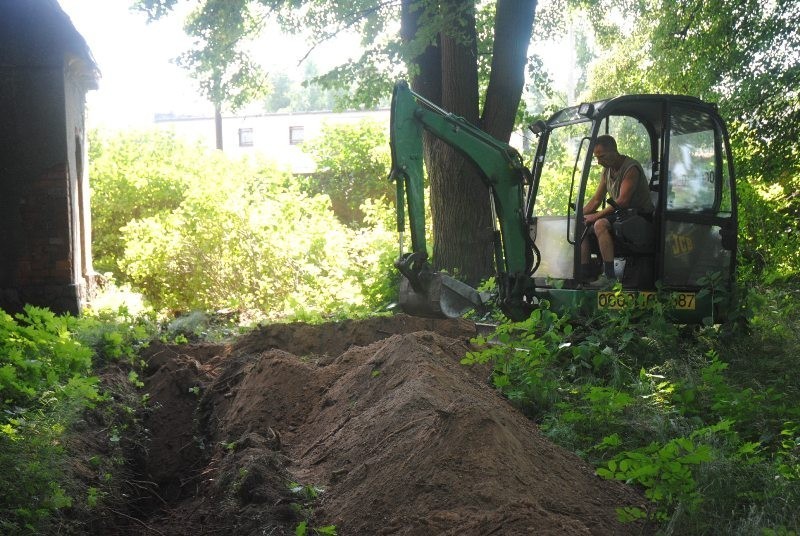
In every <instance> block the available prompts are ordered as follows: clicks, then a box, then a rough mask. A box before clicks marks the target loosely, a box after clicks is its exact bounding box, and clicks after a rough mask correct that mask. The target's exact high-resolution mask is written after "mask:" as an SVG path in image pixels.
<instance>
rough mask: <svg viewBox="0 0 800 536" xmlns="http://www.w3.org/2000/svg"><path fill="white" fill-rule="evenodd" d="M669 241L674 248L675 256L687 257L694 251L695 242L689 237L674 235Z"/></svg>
mask: <svg viewBox="0 0 800 536" xmlns="http://www.w3.org/2000/svg"><path fill="white" fill-rule="evenodd" d="M667 240H669V243H670V245H671V246H672V254H673V255H686V254H687V253H691V252H692V251H693V250H694V242H693V241H692V237H691V236H689V235H685V234H678V233H672V234H671V235H669V237H668V238H667Z"/></svg>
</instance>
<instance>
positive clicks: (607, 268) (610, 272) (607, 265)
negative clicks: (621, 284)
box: [603, 261, 617, 279]
mask: <svg viewBox="0 0 800 536" xmlns="http://www.w3.org/2000/svg"><path fill="white" fill-rule="evenodd" d="M603 271H604V272H605V273H606V277H608V278H609V279H616V278H617V276H616V275H615V274H614V261H611V262H606V261H603Z"/></svg>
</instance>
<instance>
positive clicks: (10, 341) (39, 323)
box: [0, 306, 152, 534]
mask: <svg viewBox="0 0 800 536" xmlns="http://www.w3.org/2000/svg"><path fill="white" fill-rule="evenodd" d="M121 316H122V317H123V318H125V314H124V313H122V315H121ZM112 318H114V319H118V318H119V317H118V316H116V315H115V314H112V313H110V312H104V313H103V314H102V315H98V316H95V317H88V316H87V317H84V318H75V317H72V316H69V315H64V316H56V315H55V314H53V313H52V312H50V311H49V310H46V309H41V308H36V307H31V306H27V307H26V308H25V311H24V313H23V314H18V315H16V317H11V316H10V315H8V314H6V313H5V312H3V311H0V397H1V398H0V410H1V411H0V489H2V490H3V493H2V494H0V532H2V533H3V534H42V533H47V532H49V531H48V530H47V526H48V522H49V520H50V519H51V518H52V517H53V516H54V515H55V514H56V513H57V512H59V511H60V510H62V509H65V508H68V507H76V506H78V504H77V503H78V502H81V501H82V500H83V498H82V497H80V498H79V497H77V496H75V495H73V494H72V491H71V489H72V488H73V487H74V486H73V484H72V482H70V480H69V477H68V474H67V470H68V465H69V464H68V463H67V452H66V450H65V448H64V442H65V439H66V436H67V433H68V431H69V428H70V426H71V424H72V423H73V422H74V421H75V419H76V418H77V417H78V415H79V414H80V412H81V411H83V410H84V409H86V408H90V407H94V406H95V405H97V404H100V403H102V402H103V401H104V400H105V398H106V397H105V396H104V395H102V394H101V393H100V392H99V391H98V379H97V378H96V377H95V376H93V375H92V373H93V364H102V363H104V362H106V361H109V360H113V361H120V360H122V359H133V357H134V349H135V348H140V347H141V346H142V344H143V340H141V338H147V337H149V336H150V335H151V334H152V332H151V331H146V330H143V329H142V328H141V324H139V323H138V322H126V321H125V320H112ZM128 320H130V317H128ZM131 373H132V374H134V375H135V372H134V371H131ZM132 379H133V380H136V381H138V377H136V376H133V377H132ZM104 493H105V492H103V491H102V490H100V489H98V488H90V489H89V490H88V495H87V496H86V499H85V500H86V503H87V505H88V507H90V508H91V507H93V506H96V505H97V502H98V501H99V500H100V499H101V498H102V496H103V494H104Z"/></svg>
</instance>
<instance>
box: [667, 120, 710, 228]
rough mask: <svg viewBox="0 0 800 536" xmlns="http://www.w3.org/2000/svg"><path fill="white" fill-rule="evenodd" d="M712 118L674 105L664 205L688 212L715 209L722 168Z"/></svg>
mask: <svg viewBox="0 0 800 536" xmlns="http://www.w3.org/2000/svg"><path fill="white" fill-rule="evenodd" d="M719 139H720V137H719V135H718V133H717V132H716V128H715V125H714V122H713V121H712V120H711V118H710V117H709V116H708V114H706V113H702V112H698V111H697V110H691V109H688V108H685V107H680V106H676V107H675V108H674V109H673V114H672V126H671V129H670V141H669V166H670V168H669V178H668V185H667V188H668V189H667V209H668V210H676V211H689V212H710V211H717V210H719V208H720V207H719V204H720V201H721V200H722V199H721V198H722V193H723V192H722V191H721V190H720V189H719V185H720V184H721V183H722V180H721V179H722V170H721V169H719V167H720V164H721V161H720V160H718V159H717V155H718V154H720V151H719V150H718V143H719V142H718V140H719Z"/></svg>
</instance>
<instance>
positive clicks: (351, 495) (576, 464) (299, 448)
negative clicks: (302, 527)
mask: <svg viewBox="0 0 800 536" xmlns="http://www.w3.org/2000/svg"><path fill="white" fill-rule="evenodd" d="M475 334H476V331H475V325H474V324H472V323H471V322H467V321H464V320H427V319H419V318H413V317H408V316H404V315H397V316H394V317H390V318H376V319H369V320H364V321H345V322H340V323H331V324H325V325H306V324H285V325H270V326H265V327H263V328H261V329H258V330H257V331H254V332H252V333H250V334H248V335H246V336H243V337H242V338H241V339H240V340H238V341H236V342H234V343H232V344H225V345H210V344H200V345H188V346H187V345H184V346H168V345H155V346H151V347H150V348H149V349H148V350H147V352H146V353H145V355H144V356H143V357H144V359H145V360H146V361H147V364H148V365H147V376H146V378H145V379H144V381H145V389H146V391H147V392H148V393H149V394H150V400H151V404H152V408H153V409H152V411H151V412H150V415H149V417H148V419H147V421H146V423H145V425H146V427H147V428H148V429H149V431H150V434H151V441H150V444H149V446H148V451H147V457H146V458H144V459H143V460H142V461H141V466H140V467H139V472H140V478H141V479H143V480H145V481H149V482H153V483H154V484H155V485H157V490H158V491H157V493H154V494H153V495H154V496H155V497H156V498H154V499H153V500H152V501H150V503H149V507H148V508H147V509H146V510H141V512H140V515H138V516H133V515H131V516H129V517H131V518H133V517H138V519H137V520H136V522H135V523H132V524H131V525H130V530H131V532H132V533H133V532H135V533H137V534H142V533H150V532H152V533H155V534H175V535H177V534H241V535H256V534H259V535H261V534H263V535H268V534H274V535H280V534H295V528H296V527H297V525H298V524H299V523H300V522H302V521H304V520H307V521H308V534H315V532H314V531H313V530H312V529H313V528H321V527H325V526H329V525H335V526H336V530H337V531H338V534H339V535H341V536H349V535H378V534H404V535H430V534H453V535H455V534H458V535H489V534H497V535H516V534H520V535H523V534H525V535H527V534H539V535H542V534H544V535H551V534H552V535H556V534H559V535H560V534H563V535H577V534H596V535H607V534H619V535H625V534H641V533H642V527H641V526H637V525H631V524H624V525H623V524H620V523H619V522H618V521H617V520H616V514H615V510H616V509H617V508H619V507H623V506H631V505H636V506H643V505H644V500H643V498H642V496H641V495H640V494H639V493H638V492H636V491H635V490H633V489H631V488H628V487H625V486H624V485H622V484H619V483H616V482H609V481H605V480H602V479H600V478H598V477H597V476H595V475H594V471H593V470H592V468H590V467H588V466H587V465H586V464H585V463H584V462H582V461H581V460H580V459H579V458H578V457H576V456H575V455H573V454H571V453H569V452H566V451H564V450H563V449H561V448H559V447H557V446H555V445H554V444H552V443H551V442H549V441H548V440H547V439H545V438H544V437H543V436H542V435H541V434H540V433H539V432H538V430H537V429H536V426H535V425H534V424H533V423H531V422H530V421H529V420H527V419H526V418H525V417H524V416H522V415H521V414H520V413H519V412H518V411H516V410H515V409H514V408H513V407H512V406H511V405H509V404H508V403H507V402H506V401H505V400H504V399H503V398H502V397H501V396H500V395H499V394H498V393H497V392H496V391H495V390H493V389H492V387H491V386H490V385H489V384H488V381H487V379H488V372H489V371H488V370H487V369H485V368H479V367H465V366H464V365H461V364H460V363H459V361H460V360H461V358H463V356H464V355H465V353H466V352H467V351H468V350H469V349H470V347H469V340H470V338H472V337H474V336H475ZM290 483H294V484H290Z"/></svg>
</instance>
